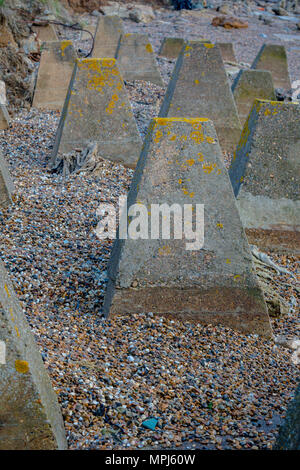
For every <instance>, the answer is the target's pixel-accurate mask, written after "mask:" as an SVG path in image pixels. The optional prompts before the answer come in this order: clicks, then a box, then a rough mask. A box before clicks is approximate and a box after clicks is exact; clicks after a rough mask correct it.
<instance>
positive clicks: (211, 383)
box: [0, 11, 300, 450]
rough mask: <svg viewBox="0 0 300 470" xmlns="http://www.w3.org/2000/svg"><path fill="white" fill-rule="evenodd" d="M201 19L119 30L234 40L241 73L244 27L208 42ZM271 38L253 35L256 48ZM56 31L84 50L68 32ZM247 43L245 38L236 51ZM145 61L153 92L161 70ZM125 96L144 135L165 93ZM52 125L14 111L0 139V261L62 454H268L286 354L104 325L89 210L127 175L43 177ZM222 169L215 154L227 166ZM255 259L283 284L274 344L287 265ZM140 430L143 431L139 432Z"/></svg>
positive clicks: (126, 324) (293, 333) (293, 264)
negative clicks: (56, 417)
mask: <svg viewBox="0 0 300 470" xmlns="http://www.w3.org/2000/svg"><path fill="white" fill-rule="evenodd" d="M86 18H87V19H88V21H90V23H91V24H93V22H95V21H96V18H95V17H93V16H86ZM210 21H211V18H210V17H209V15H208V16H205V15H203V17H202V18H201V20H199V19H198V20H197V21H195V19H194V18H192V19H191V18H190V17H189V15H179V14H178V12H171V11H167V12H166V13H164V14H163V13H162V14H161V16H160V17H159V18H156V20H155V21H153V22H151V23H149V24H147V25H144V24H136V23H133V22H132V21H129V20H127V21H125V22H124V23H125V29H126V31H128V32H141V30H142V32H145V33H147V34H149V35H150V39H151V41H152V43H153V46H154V47H155V49H156V51H157V50H158V47H159V43H160V41H161V40H162V38H163V36H164V35H166V34H167V33H168V35H169V36H176V35H180V36H183V37H187V36H188V37H189V38H190V39H195V38H196V35H197V34H199V33H198V31H196V29H197V28H198V29H199V27H200V26H201V37H207V38H208V39H210V40H220V41H221V40H223V42H225V40H224V38H225V36H226V42H230V41H232V42H234V46H235V48H236V53H237V56H238V59H239V60H240V61H244V62H246V63H251V61H252V60H253V58H254V56H255V54H256V52H257V51H258V50H259V47H260V46H261V44H262V43H263V42H265V39H264V38H263V37H259V35H258V34H256V36H255V26H257V22H258V21H259V20H258V19H256V18H254V19H252V18H251V25H250V26H251V27H250V28H249V31H247V32H245V31H243V30H242V31H240V30H236V31H233V32H232V31H229V32H226V31H220V30H222V28H214V27H212V26H211V25H210ZM166 23H168V25H166ZM249 23H250V20H249ZM169 24H170V25H171V26H169ZM285 27H286V25H285V24H284V25H282V28H285ZM166 28H168V30H167V32H166ZM170 28H171V29H170ZM172 28H173V29H172ZM185 28H186V29H185ZM271 29H272V28H271V27H270V26H267V25H264V26H263V27H262V26H261V25H260V32H262V33H263V34H271V36H270V41H272V40H273V39H274V38H273V36H272V34H274V32H273V30H272V32H271V33H270V32H269V30H271ZM275 29H276V33H278V32H280V29H278V28H275ZM58 32H59V33H61V37H62V38H65V39H70V38H71V39H73V40H74V42H75V44H76V46H77V47H81V49H82V50H84V49H88V42H87V41H81V40H80V33H79V32H74V31H73V30H63V29H62V28H61V27H58ZM283 32H284V31H283ZM248 33H249V34H250V36H251V35H252V36H253V38H254V36H255V38H256V40H255V41H254V39H253V41H252V40H247V41H246V38H245V35H246V34H248ZM299 34H300V33H299ZM252 36H251V37H252ZM275 39H276V38H275ZM245 42H247V44H248V48H247V50H246V49H245V48H246V46H245ZM274 42H276V41H274ZM279 42H280V41H279ZM289 46H290V47H292V46H291V43H289ZM288 58H289V65H290V74H291V80H292V81H293V80H296V79H297V76H298V77H299V76H300V46H299V50H298V51H296V50H288ZM158 64H159V67H160V70H161V74H162V76H163V78H164V79H165V81H167V80H168V77H170V75H171V72H172V68H173V66H174V61H167V60H164V59H159V60H158ZM126 87H127V91H128V94H129V97H130V100H131V104H132V107H133V111H134V115H135V117H136V119H137V123H138V126H139V130H140V133H141V135H142V137H144V135H145V133H146V130H147V127H148V125H149V122H150V119H151V118H152V117H154V116H156V115H157V113H158V110H159V107H160V104H161V101H162V99H163V96H164V93H165V88H160V87H158V86H155V85H152V84H150V83H146V82H128V83H127V84H126ZM58 120H59V113H58V112H54V111H51V112H50V111H48V112H47V111H40V110H37V109H35V108H32V109H30V110H26V109H23V110H20V111H19V112H17V113H16V114H15V116H14V118H13V119H12V122H11V126H10V128H9V129H8V130H6V131H0V132H1V133H0V142H1V149H2V152H3V155H4V156H5V158H6V159H7V161H8V163H9V165H10V171H11V174H12V177H13V179H14V183H15V186H16V192H15V196H14V204H13V205H12V206H11V207H9V208H8V209H5V210H2V211H0V224H1V230H0V253H1V258H2V260H3V262H4V263H5V267H6V269H7V271H8V273H9V274H10V277H11V279H12V281H13V283H14V286H15V290H16V293H17V295H18V298H19V300H20V301H21V303H22V306H23V308H24V312H25V314H26V318H27V321H28V323H29V324H30V326H31V329H32V331H33V333H34V336H35V340H36V342H37V344H38V347H39V349H40V352H41V354H42V358H43V361H44V364H45V367H46V369H47V370H48V373H49V375H50V378H51V381H52V385H53V388H54V390H55V392H56V393H57V396H58V400H59V403H60V406H61V410H62V414H63V418H64V424H65V429H66V433H67V439H68V446H69V449H100V450H101V449H195V448H196V449H271V448H272V446H273V445H274V442H275V438H276V434H277V432H278V428H279V425H280V424H281V422H282V420H283V418H284V416H285V413H286V409H287V406H288V403H289V401H290V400H291V398H292V397H293V394H294V391H295V388H296V385H297V382H298V380H299V363H298V364H297V361H295V360H293V358H292V352H291V350H289V349H287V348H284V347H281V346H278V345H276V344H275V343H274V341H269V340H265V339H263V338H261V337H258V336H257V335H245V334H242V333H239V332H237V331H234V330H231V329H229V328H225V327H223V326H211V325H208V326H203V325H199V324H192V323H189V322H184V323H183V322H180V321H177V320H170V319H166V318H161V317H158V316H156V315H155V312H153V314H147V315H146V314H145V315H131V316H128V315H127V316H116V317H114V318H112V319H109V320H106V319H104V318H103V316H102V304H103V299H104V295H105V288H106V281H107V274H106V269H107V263H108V260H109V257H110V252H111V248H112V241H110V240H100V239H98V238H97V236H96V233H95V228H96V226H97V223H98V221H99V217H98V216H97V213H96V211H97V208H98V206H99V204H100V203H101V202H106V203H113V204H115V205H116V204H117V202H118V198H119V196H121V195H125V194H126V193H127V191H128V189H129V187H130V182H131V178H132V175H133V171H132V170H129V169H127V168H125V167H123V166H122V165H116V164H112V163H110V162H108V161H103V162H102V164H101V167H100V168H99V170H98V171H97V173H95V174H94V173H79V174H72V175H70V176H69V177H68V178H67V179H64V178H63V177H62V176H61V175H58V174H53V173H51V172H50V171H49V170H48V161H49V158H50V154H51V149H52V146H53V143H54V138H55V132H56V128H57V125H58ZM230 158H231V155H225V161H226V164H227V165H228V164H229V163H230ZM267 254H268V255H269V256H270V257H271V259H272V260H273V261H274V262H275V263H277V264H278V265H279V266H281V267H284V268H286V269H287V270H288V272H289V273H290V274H287V273H273V279H274V282H275V285H276V289H277V290H278V293H280V295H282V296H283V297H284V299H285V300H286V302H287V304H288V305H289V312H288V313H287V314H286V315H282V316H280V317H278V318H271V322H272V327H273V332H274V335H275V336H276V335H284V336H286V337H288V338H297V337H298V339H300V338H299V337H300V330H299V309H298V305H299V304H298V302H299V299H298V297H297V294H298V293H299V280H300V276H299V256H296V255H295V254H285V255H279V254H276V253H272V252H269V253H267ZM148 419H150V420H151V423H152V424H151V426H152V429H150V428H149V427H145V425H143V423H145V420H148ZM151 426H150V427H151Z"/></svg>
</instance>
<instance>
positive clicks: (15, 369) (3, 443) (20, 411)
mask: <svg viewBox="0 0 300 470" xmlns="http://www.w3.org/2000/svg"><path fill="white" fill-rule="evenodd" d="M0 343H1V351H2V354H1V358H0V450H44V449H65V448H66V447H67V443H66V438H65V432H64V426H63V420H62V416H61V413H60V409H59V405H58V402H57V398H56V394H55V393H54V391H53V389H52V387H51V383H50V380H49V377H48V374H47V373H46V370H45V368H44V364H43V361H42V358H41V356H40V354H39V352H38V350H37V347H36V345H35V342H34V338H33V335H32V333H31V331H30V328H29V326H28V324H27V322H26V320H25V317H24V314H23V311H22V308H21V306H20V304H19V302H18V300H17V298H16V295H15V292H14V289H13V286H12V283H11V282H10V280H9V278H8V276H7V273H6V271H5V268H4V265H3V263H2V261H0Z"/></svg>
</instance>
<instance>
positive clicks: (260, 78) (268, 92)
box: [232, 70, 276, 125]
mask: <svg viewBox="0 0 300 470" xmlns="http://www.w3.org/2000/svg"><path fill="white" fill-rule="evenodd" d="M232 92H233V96H234V99H235V102H236V106H237V109H238V113H239V117H240V121H241V123H242V125H244V124H245V122H246V120H247V118H248V115H249V113H250V111H251V108H252V106H253V103H254V101H255V99H256V98H258V99H265V100H271V101H274V100H275V99H276V95H275V90H274V85H273V80H272V74H271V72H268V71H265V70H240V72H239V73H238V75H237V77H236V79H235V81H234V83H233V85H232Z"/></svg>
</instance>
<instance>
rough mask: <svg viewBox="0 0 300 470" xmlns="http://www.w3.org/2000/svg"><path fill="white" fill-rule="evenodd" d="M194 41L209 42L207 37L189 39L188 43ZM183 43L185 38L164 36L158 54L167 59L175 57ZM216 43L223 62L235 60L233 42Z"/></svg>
mask: <svg viewBox="0 0 300 470" xmlns="http://www.w3.org/2000/svg"><path fill="white" fill-rule="evenodd" d="M194 42H204V43H207V44H210V41H208V40H207V39H199V40H198V41H190V43H192V44H193V43H194ZM184 44H185V40H184V39H183V38H168V37H166V38H164V40H163V42H162V43H161V46H160V50H159V53H158V55H159V56H161V57H166V58H167V59H177V58H178V56H179V54H180V52H181V49H182V47H183V45H184ZM216 44H217V45H218V46H219V48H220V51H221V55H222V59H223V61H224V62H228V61H229V62H236V57H235V54H234V49H233V44H232V43H231V42H217V43H216Z"/></svg>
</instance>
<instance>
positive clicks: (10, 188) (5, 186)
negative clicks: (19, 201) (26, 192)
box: [0, 152, 15, 207]
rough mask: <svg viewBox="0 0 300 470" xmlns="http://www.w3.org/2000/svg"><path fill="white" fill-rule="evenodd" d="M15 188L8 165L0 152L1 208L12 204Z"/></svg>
mask: <svg viewBox="0 0 300 470" xmlns="http://www.w3.org/2000/svg"><path fill="white" fill-rule="evenodd" d="M14 190H15V187H14V184H13V181H12V179H11V176H10V173H9V169H8V165H7V163H6V161H5V158H4V157H3V155H2V153H1V152H0V207H6V206H8V205H9V204H11V202H12V193H13V192H14Z"/></svg>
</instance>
